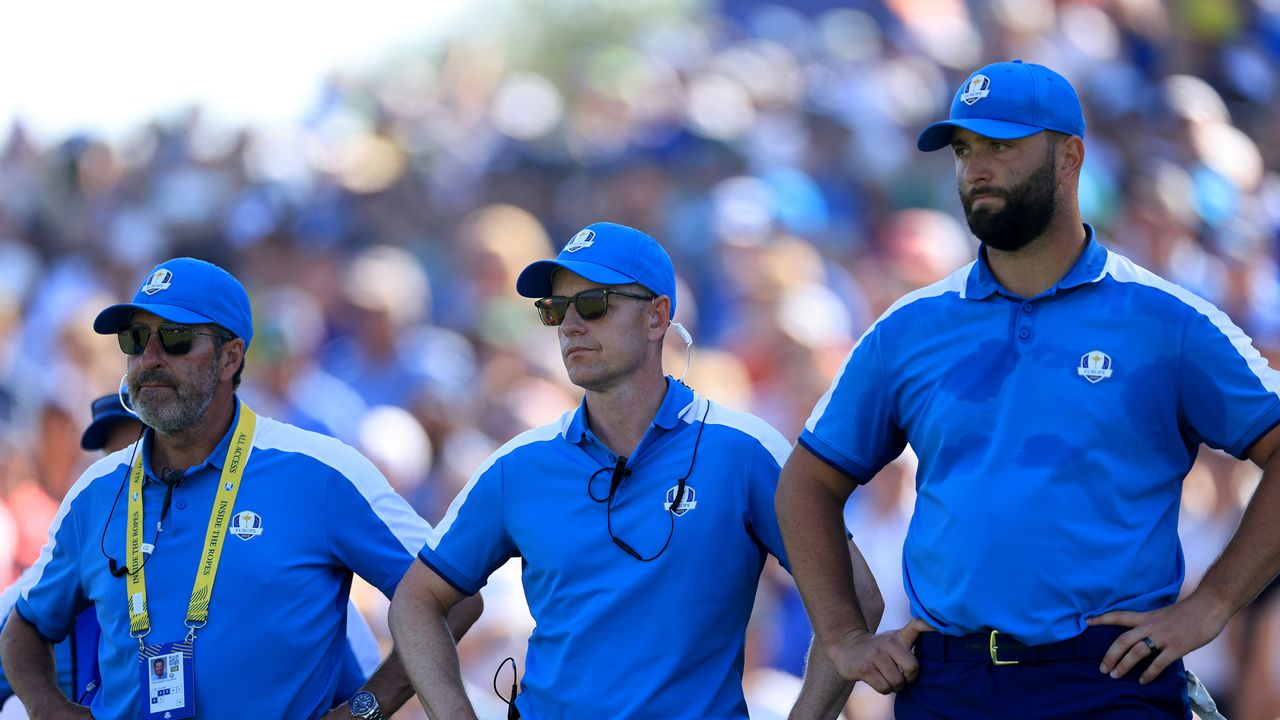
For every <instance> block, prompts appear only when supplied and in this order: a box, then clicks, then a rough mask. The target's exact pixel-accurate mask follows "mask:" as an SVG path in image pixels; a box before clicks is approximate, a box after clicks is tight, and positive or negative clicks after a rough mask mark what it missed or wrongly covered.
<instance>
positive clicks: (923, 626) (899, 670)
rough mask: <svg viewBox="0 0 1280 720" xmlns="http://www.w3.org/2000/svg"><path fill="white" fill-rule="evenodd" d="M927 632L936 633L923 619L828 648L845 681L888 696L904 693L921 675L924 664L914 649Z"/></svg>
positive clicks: (855, 636)
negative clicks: (917, 657) (860, 683)
mask: <svg viewBox="0 0 1280 720" xmlns="http://www.w3.org/2000/svg"><path fill="white" fill-rule="evenodd" d="M926 632H934V629H933V628H932V627H930V626H929V624H928V623H926V622H925V621H923V620H920V619H919V618H914V619H912V620H911V622H909V623H907V624H906V625H905V626H904V627H901V628H898V629H897V630H891V631H888V632H882V633H879V634H874V635H873V634H872V633H870V632H868V631H866V630H862V631H860V632H854V633H850V634H848V635H845V636H844V637H843V638H841V639H840V640H839V642H838V643H837V644H835V645H832V646H828V647H827V655H828V656H829V657H830V658H831V663H832V664H833V665H834V666H835V668H836V671H837V672H839V673H840V675H841V677H843V678H844V679H846V680H861V681H862V682H865V683H866V684H868V685H870V686H871V687H872V688H873V689H875V691H876V692H878V693H880V694H881V695H888V694H889V693H896V692H900V691H901V690H902V689H903V688H905V687H906V686H907V685H909V684H911V683H913V682H915V680H916V678H917V677H918V676H919V675H920V663H919V662H918V661H917V660H916V656H915V654H914V653H912V652H911V648H912V647H914V646H915V644H916V639H917V638H919V637H920V634H921V633H926Z"/></svg>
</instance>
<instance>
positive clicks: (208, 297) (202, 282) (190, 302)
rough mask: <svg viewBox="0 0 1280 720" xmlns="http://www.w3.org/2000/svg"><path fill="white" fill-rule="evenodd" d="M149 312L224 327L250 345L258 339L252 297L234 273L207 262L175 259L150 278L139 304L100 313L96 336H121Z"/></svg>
mask: <svg viewBox="0 0 1280 720" xmlns="http://www.w3.org/2000/svg"><path fill="white" fill-rule="evenodd" d="M138 311H145V312H149V313H151V314H153V315H156V316H157V317H159V318H161V319H163V320H167V321H169V322H171V323H178V324H180V325H206V324H213V325H219V326H221V327H223V328H225V329H227V330H228V331H230V332H231V334H233V335H235V336H236V337H238V338H240V339H242V340H244V344H245V347H248V346H249V341H250V340H252V339H253V318H252V315H251V314H250V309H249V295H248V294H247V293H246V292H245V291H244V286H243V285H241V284H240V281H239V280H236V279H235V278H234V277H232V276H231V273H229V272H227V271H226V270H223V269H222V268H220V267H218V266H217V265H214V264H213V263H208V262H205V261H204V260H196V259H195V258H174V259H173V260H169V261H167V262H163V263H161V264H159V265H157V266H156V267H155V269H153V270H152V271H151V272H150V273H148V274H147V277H146V279H145V280H143V282H142V285H141V286H139V287H138V292H136V293H134V296H133V301H132V302H127V303H120V304H119V305H112V306H111V307H109V308H107V309H105V310H103V311H102V312H100V313H98V317H97V318H96V319H94V321H93V329H94V331H96V332H98V333H101V334H103V335H110V334H112V333H118V332H120V331H121V330H124V329H126V328H128V327H129V326H130V325H132V324H133V314H134V313H135V312H138Z"/></svg>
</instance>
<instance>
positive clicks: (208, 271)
mask: <svg viewBox="0 0 1280 720" xmlns="http://www.w3.org/2000/svg"><path fill="white" fill-rule="evenodd" d="M94 329H95V330H96V331H97V332H99V333H103V334H115V335H116V336H117V338H118V340H119V343H120V349H121V350H122V351H123V352H124V353H125V354H126V355H127V356H128V372H127V374H126V380H127V383H128V392H129V396H130V398H131V401H132V405H133V408H134V410H135V411H136V412H137V415H138V417H139V419H141V420H142V422H143V423H144V424H145V425H146V426H147V430H146V432H145V433H144V434H143V436H142V438H141V439H140V440H138V441H137V442H135V443H133V444H131V445H129V446H128V447H126V448H124V449H123V450H120V451H118V452H115V453H112V454H111V455H108V456H107V457H105V458H104V459H102V460H100V461H98V462H97V463H95V464H94V465H93V466H91V467H90V468H89V469H88V470H87V471H85V473H84V474H83V475H82V476H81V478H80V480H79V481H78V482H77V483H76V484H75V485H74V486H73V487H72V489H71V490H70V491H69V492H68V493H67V496H66V498H65V500H64V501H63V503H62V507H61V508H60V509H59V511H58V514H57V516H56V517H55V518H54V521H53V525H52V527H50V529H49V542H48V543H47V544H46V545H45V547H44V550H43V551H42V552H41V555H40V558H39V560H38V561H37V562H36V564H35V565H34V566H33V567H32V569H31V571H30V575H31V578H30V580H29V582H27V583H26V584H25V585H24V587H23V588H22V590H21V593H20V597H19V598H18V600H17V604H16V605H15V607H14V611H13V614H12V615H11V616H10V619H9V622H8V623H7V625H6V627H5V630H4V633H3V636H0V652H2V653H3V661H4V668H5V671H6V673H7V675H8V677H9V679H10V681H11V683H12V685H13V687H14V689H15V690H16V691H17V694H18V696H19V697H20V698H21V699H22V701H23V704H24V705H25V707H26V708H27V710H28V712H29V713H30V714H31V716H32V717H33V718H39V717H49V718H63V717H65V718H73V717H90V716H92V717H95V718H119V719H123V718H130V719H135V718H143V719H144V720H181V719H182V718H191V717H197V716H199V717H205V718H218V717H238V716H252V717H278V718H283V717H289V718H318V717H322V716H324V717H326V718H330V719H336V718H350V717H358V718H381V717H383V713H384V711H385V712H386V713H387V714H389V713H390V712H391V711H393V710H394V709H396V708H398V707H399V706H400V705H401V704H402V703H403V702H404V701H405V700H406V699H407V698H408V697H409V696H410V694H411V689H410V688H409V685H408V682H407V678H406V676H405V674H404V670H403V667H402V665H401V664H400V662H399V659H398V656H396V655H395V654H393V655H392V656H391V657H390V659H388V660H387V661H386V662H384V664H383V665H382V667H381V668H379V670H378V671H377V672H375V673H374V675H373V677H371V678H370V679H369V681H368V683H367V684H366V685H365V687H364V688H363V689H362V690H361V691H360V692H357V693H356V694H355V695H353V696H352V697H351V699H350V702H349V703H347V704H344V705H342V706H340V707H338V708H333V709H332V710H331V706H332V705H333V698H334V691H335V687H336V685H337V683H338V680H339V671H340V667H341V664H342V659H343V654H344V653H345V652H346V647H347V644H346V637H345V631H344V629H345V625H346V617H347V596H348V592H349V590H350V587H351V578H352V573H353V572H354V573H357V574H359V575H360V576H361V577H363V578H364V579H365V580H367V581H369V582H370V583H371V584H372V585H374V586H375V587H378V588H379V589H381V590H382V591H383V593H385V594H386V595H387V596H388V597H391V595H392V593H393V592H394V590H395V587H396V585H397V584H398V583H399V581H400V578H401V576H403V574H404V571H405V570H406V569H407V568H408V567H409V565H410V564H411V563H412V561H413V557H414V553H415V552H416V550H417V548H418V547H419V546H420V545H421V543H422V542H423V541H424V540H425V538H426V536H427V533H428V531H429V528H428V526H427V524H426V523H425V522H424V521H423V520H422V519H421V518H419V517H418V516H417V514H416V513H414V511H413V510H412V509H411V508H410V507H409V505H408V504H407V503H406V502H405V501H404V500H403V499H401V498H400V497H399V496H398V495H396V494H395V492H394V491H393V490H392V489H391V487H390V485H389V484H388V483H387V481H386V479H385V478H383V477H382V475H381V474H380V473H379V472H378V471H377V470H376V469H375V468H374V466H373V464H372V463H370V462H369V461H368V460H366V459H365V458H364V457H362V456H361V455H360V454H359V453H358V452H356V451H355V450H354V449H352V448H350V447H348V446H346V445H343V444H342V443H340V442H338V441H336V440H334V439H332V438H328V437H325V436H322V435H318V434H316V433H311V432H307V431H304V430H301V429H299V428H296V427H293V426H290V425H287V424H284V423H280V422H277V421H275V420H272V419H270V418H266V417H258V416H257V415H256V414H255V413H254V412H253V410H251V409H250V408H249V407H248V406H246V405H245V404H244V403H243V402H242V401H240V400H239V399H238V398H237V397H236V392H235V391H236V388H237V387H238V386H239V382H240V374H241V371H242V370H243V368H244V357H245V351H246V350H247V349H248V347H249V343H250V342H251V341H252V339H253V323H252V319H251V315H250V310H249V298H248V295H247V294H246V293H245V290H244V287H243V286H241V284H240V283H239V281H237V280H236V279H235V278H234V277H232V276H231V275H230V274H229V273H227V272H226V271H225V270H223V269H222V268H219V267H217V266H215V265H212V264H210V263H207V262H203V261H200V260H195V259H192V258H178V259H175V260H170V261H168V262H165V263H163V264H161V265H159V266H157V267H156V268H155V269H154V270H153V271H152V272H151V273H150V274H149V275H148V276H147V278H146V280H144V281H143V283H142V285H141V287H140V288H139V289H138V292H137V293H136V294H135V295H134V298H133V301H132V302H130V303H124V304H120V305H113V306H111V307H108V308H106V309H105V310H103V311H102V312H101V313H100V314H99V315H98V317H97V319H96V320H95V321H94ZM89 607H92V608H93V609H94V612H95V614H96V617H97V621H98V624H99V625H100V626H101V632H102V634H101V639H100V641H99V645H98V665H99V669H100V671H101V676H102V686H101V691H100V692H98V693H97V695H95V696H94V697H93V699H92V701H91V704H90V705H89V706H88V707H84V706H81V705H78V704H76V703H74V702H73V701H72V700H71V699H68V698H67V697H66V696H65V695H63V694H62V693H61V692H60V691H59V690H58V688H57V685H56V683H55V682H54V674H53V664H52V658H51V656H50V653H49V648H48V646H49V644H51V643H54V642H57V641H59V640H61V639H62V638H63V637H65V636H66V635H67V633H68V632H69V630H70V628H71V627H72V625H73V624H74V622H75V619H76V616H77V615H78V614H80V612H81V611H83V610H84V609H86V608H89ZM476 614H477V608H476V606H474V605H473V606H470V607H467V608H463V609H461V610H460V611H459V612H458V613H457V615H456V616H454V617H453V618H451V620H453V621H454V625H453V631H454V632H455V633H457V634H460V633H461V632H462V631H463V630H465V627H467V626H469V624H470V621H472V620H474V617H475V615H476ZM156 659H163V660H164V661H165V662H166V667H167V668H168V669H167V671H166V672H165V673H164V674H163V675H156V674H155V673H154V672H152V663H153V662H154V661H155V660H156ZM246 667H252V668H254V671H253V672H244V668H246Z"/></svg>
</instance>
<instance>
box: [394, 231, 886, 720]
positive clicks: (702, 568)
mask: <svg viewBox="0 0 1280 720" xmlns="http://www.w3.org/2000/svg"><path fill="white" fill-rule="evenodd" d="M516 291H517V292H519V293H520V294H521V295H524V296H525V297H530V298H537V300H536V301H535V302H534V306H535V308H536V310H537V313H538V317H539V318H540V319H541V321H542V323H543V324H544V325H547V326H549V327H554V328H555V329H556V332H557V335H558V337H559V339H560V350H561V355H562V358H563V360H564V366H565V370H566V371H567V372H568V375H569V380H570V381H571V382H572V383H573V384H574V385H577V386H578V387H581V388H582V389H583V391H584V397H583V400H582V404H581V405H580V406H579V407H578V408H577V409H575V410H573V411H571V412H568V413H565V415H564V416H563V417H561V418H560V419H559V420H558V421H556V422H554V423H551V424H549V425H546V426H543V427H540V428H536V429H533V430H530V431H528V432H525V433H522V434H520V435H517V436H516V437H515V438H513V439H512V440H511V441H510V442H508V443H507V444H506V445H504V446H503V447H501V448H499V449H498V451H497V452H495V453H494V454H493V455H492V456H490V458H489V459H488V460H486V461H485V462H484V464H483V465H481V466H480V468H479V469H478V470H477V471H476V473H475V475H473V476H472V478H471V480H470V481H469V482H468V483H467V485H466V487H465V488H463V490H462V491H461V492H460V493H459V494H458V497H457V498H456V499H455V500H454V501H453V504H452V505H450V507H449V510H448V512H447V513H446V515H445V517H444V520H442V521H441V522H440V524H439V526H438V527H437V529H436V531H435V532H433V533H432V535H431V537H430V539H429V540H428V542H427V543H426V544H425V545H424V546H423V548H422V550H421V552H419V554H418V557H419V559H420V560H421V561H422V562H420V563H415V564H414V567H413V568H412V569H411V570H410V571H409V572H408V573H407V574H406V575H405V579H404V582H403V583H401V586H400V589H399V590H398V591H397V592H396V597H395V600H394V601H393V602H392V605H391V630H392V634H393V636H394V637H395V639H396V645H397V647H399V648H400V651H401V653H402V654H403V657H404V661H405V666H406V667H407V668H408V670H409V675H410V677H411V678H412V679H413V684H414V687H415V688H416V689H417V691H418V695H419V697H420V698H421V699H422V703H423V706H424V707H425V708H426V709H427V712H428V714H429V715H430V716H431V717H432V718H439V719H446V718H447V719H448V720H466V719H468V718H475V717H476V715H475V710H474V709H473V708H472V707H471V704H470V702H469V701H468V699H467V697H466V695H465V694H464V692H463V688H462V681H461V679H460V677H459V674H458V659H457V655H456V654H454V650H453V649H452V647H451V643H449V642H448V633H447V631H446V629H445V625H444V617H445V612H446V611H447V610H448V609H449V608H450V607H452V606H453V605H454V603H457V602H459V601H460V600H461V599H462V598H465V597H467V596H470V595H473V594H474V593H476V592H477V591H478V590H479V589H480V587H481V586H482V585H484V584H485V582H486V581H487V580H488V577H489V575H490V573H492V572H493V571H494V570H495V569H497V568H498V567H499V566H500V565H502V564H503V563H504V562H506V561H507V560H508V559H509V558H512V557H517V556H518V557H520V558H522V562H523V566H524V569H523V581H524V590H525V596H526V598H527V599H528V601H529V610H530V612H531V613H532V615H533V619H534V620H535V622H536V623H537V627H536V628H535V630H534V633H533V636H532V637H531V638H530V639H529V652H528V655H527V661H528V665H527V667H526V668H525V672H524V678H523V682H522V687H521V688H520V690H519V694H518V696H517V697H516V698H515V706H514V707H513V708H512V714H511V715H509V717H519V718H522V719H523V720H551V719H552V718H554V719H555V720H599V718H611V719H612V720H628V719H632V720H636V719H639V718H664V719H665V720H682V719H683V720H739V719H740V720H746V718H747V706H746V701H745V700H744V698H743V692H742V673H743V646H744V639H745V634H746V627H747V620H748V618H749V616H750V614H751V607H752V604H753V603H754V600H755V595H756V586H757V584H758V581H759V578H760V571H761V568H762V567H763V564H764V561H765V559H766V556H767V555H773V556H775V557H777V558H778V560H779V561H780V562H781V563H782V564H783V566H786V565H787V556H786V553H785V552H784V551H783V548H782V538H781V536H780V535H779V534H778V523H777V519H776V517H775V516H774V511H773V494H774V489H775V487H776V485H777V480H778V471H779V469H780V468H781V465H782V463H783V462H784V461H785V459H786V456H787V453H788V452H789V451H790V449H791V448H790V446H789V444H788V443H787V442H786V440H785V439H783V437H782V436H781V435H780V434H779V433H778V431H777V430H775V429H773V428H772V427H770V426H769V425H768V424H767V423H765V422H764V421H763V420H760V419H759V418H757V417H755V416H752V415H748V414H746V413H743V412H736V411H733V410H729V409H727V408H725V407H723V406H721V405H718V404H717V403H715V402H712V401H710V400H708V399H706V398H703V397H700V396H699V395H698V394H697V393H695V392H694V391H693V390H692V389H690V388H689V387H687V386H686V385H684V384H683V383H682V382H680V381H679V380H677V379H675V378H673V377H670V376H667V375H664V374H663V371H662V344H663V338H664V336H665V335H666V333H667V331H668V328H670V327H671V326H672V325H673V319H674V317H675V310H676V282H675V272H674V270H673V268H672V264H671V259H670V257H668V256H667V252H666V251H665V250H663V249H662V246H660V245H659V244H658V243H657V242H656V241H655V240H654V239H653V238H651V237H649V236H648V235H646V234H645V233H643V232H640V231H639V230H636V229H634V228H629V227H626V226H623V225H617V224H615V223H604V222H602V223H595V224H593V225H589V226H587V227H586V228H585V229H583V230H582V231H581V232H579V233H578V234H576V235H575V236H574V237H573V238H572V239H571V240H570V241H569V242H568V244H566V245H565V247H564V250H563V251H561V252H560V254H559V256H558V257H556V259H555V260H541V261H538V262H535V263H533V264H531V265H530V266H529V267H527V268H525V269H524V271H523V272H522V273H521V274H520V277H519V278H518V279H517V282H516ZM677 331H679V329H678V330H677ZM686 342H691V341H690V340H688V339H687V338H686ZM848 562H849V561H848V560H846V563H848ZM853 562H854V565H855V567H857V568H859V569H860V571H861V573H862V574H861V577H862V578H863V582H862V583H860V587H861V589H862V593H861V595H860V597H859V601H860V603H861V604H860V608H861V609H862V611H863V612H866V613H869V614H871V615H872V619H873V620H872V621H873V622H874V619H875V618H876V617H878V616H879V614H880V612H881V611H882V610H883V603H882V602H881V600H880V596H879V593H878V592H877V591H876V589H875V586H874V581H872V580H871V575H870V571H867V570H866V569H865V567H866V565H865V563H864V562H863V561H862V558H861V556H857V557H855V558H854V559H853ZM851 687H852V684H851V683H847V682H842V681H840V679H839V678H838V677H837V676H836V675H835V674H834V672H833V671H832V669H831V665H830V663H828V662H826V661H825V658H823V657H822V655H821V654H820V653H819V654H818V655H817V661H816V662H812V663H811V664H810V667H809V672H808V673H807V674H806V680H805V685H804V688H803V690H802V691H801V698H800V700H799V703H798V705H797V709H796V717H807V718H816V717H824V718H829V717H835V716H836V715H838V714H839V712H840V710H841V707H842V706H843V704H844V700H845V698H846V697H848V694H849V689H850V688H851Z"/></svg>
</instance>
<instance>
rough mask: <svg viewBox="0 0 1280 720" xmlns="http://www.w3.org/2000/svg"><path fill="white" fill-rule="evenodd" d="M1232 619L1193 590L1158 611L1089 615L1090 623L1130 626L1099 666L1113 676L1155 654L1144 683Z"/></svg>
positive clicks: (1128, 669) (1115, 676)
mask: <svg viewBox="0 0 1280 720" xmlns="http://www.w3.org/2000/svg"><path fill="white" fill-rule="evenodd" d="M1229 618H1230V614H1229V613H1227V614H1223V613H1221V612H1214V608H1212V607H1211V603H1209V602H1208V601H1206V600H1204V599H1203V598H1202V597H1198V596H1197V594H1196V593H1192V594H1191V595H1189V596H1187V597H1186V598H1183V599H1182V600H1179V601H1178V602H1176V603H1174V604H1172V605H1169V606H1167V607H1163V608H1160V609H1159V610H1152V611H1150V612H1130V611H1125V610H1117V611H1114V612H1109V613H1106V614H1104V615H1099V616H1098V617H1095V618H1090V619H1089V624H1090V625H1119V626H1121V627H1127V628H1131V629H1130V630H1127V631H1125V633H1124V634H1122V635H1121V636H1120V637H1118V638H1116V641H1115V642H1114V643H1112V644H1111V647H1110V648H1108V649H1107V654H1106V655H1104V656H1103V658H1102V667H1101V668H1099V669H1100V670H1101V671H1102V672H1104V673H1108V674H1109V675H1111V677H1113V678H1122V677H1124V676H1125V675H1127V674H1128V673H1129V671H1130V670H1132V669H1133V667H1134V666H1135V665H1137V664H1138V663H1140V662H1142V661H1143V660H1145V659H1146V658H1148V657H1151V656H1152V655H1154V656H1155V659H1153V660H1152V661H1151V665H1150V667H1148V668H1147V669H1146V670H1145V671H1144V672H1143V673H1142V676H1141V677H1139V678H1138V682H1140V683H1142V684H1144V685H1145V684H1146V683H1149V682H1151V681H1152V680H1155V679H1156V678H1157V677H1159V676H1160V673H1162V672H1164V669H1165V668H1167V667H1169V666H1170V665H1172V664H1173V663H1174V662H1175V661H1177V660H1178V659H1179V658H1181V657H1182V656H1184V655H1186V654H1187V653H1189V652H1191V651H1192V650H1195V649H1196V648H1198V647H1202V646H1204V645H1206V644H1208V643H1209V641H1210V640H1213V639H1214V638H1215V637H1217V636H1218V633H1220V632H1222V628H1223V627H1225V626H1226V624H1227V619H1229Z"/></svg>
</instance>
